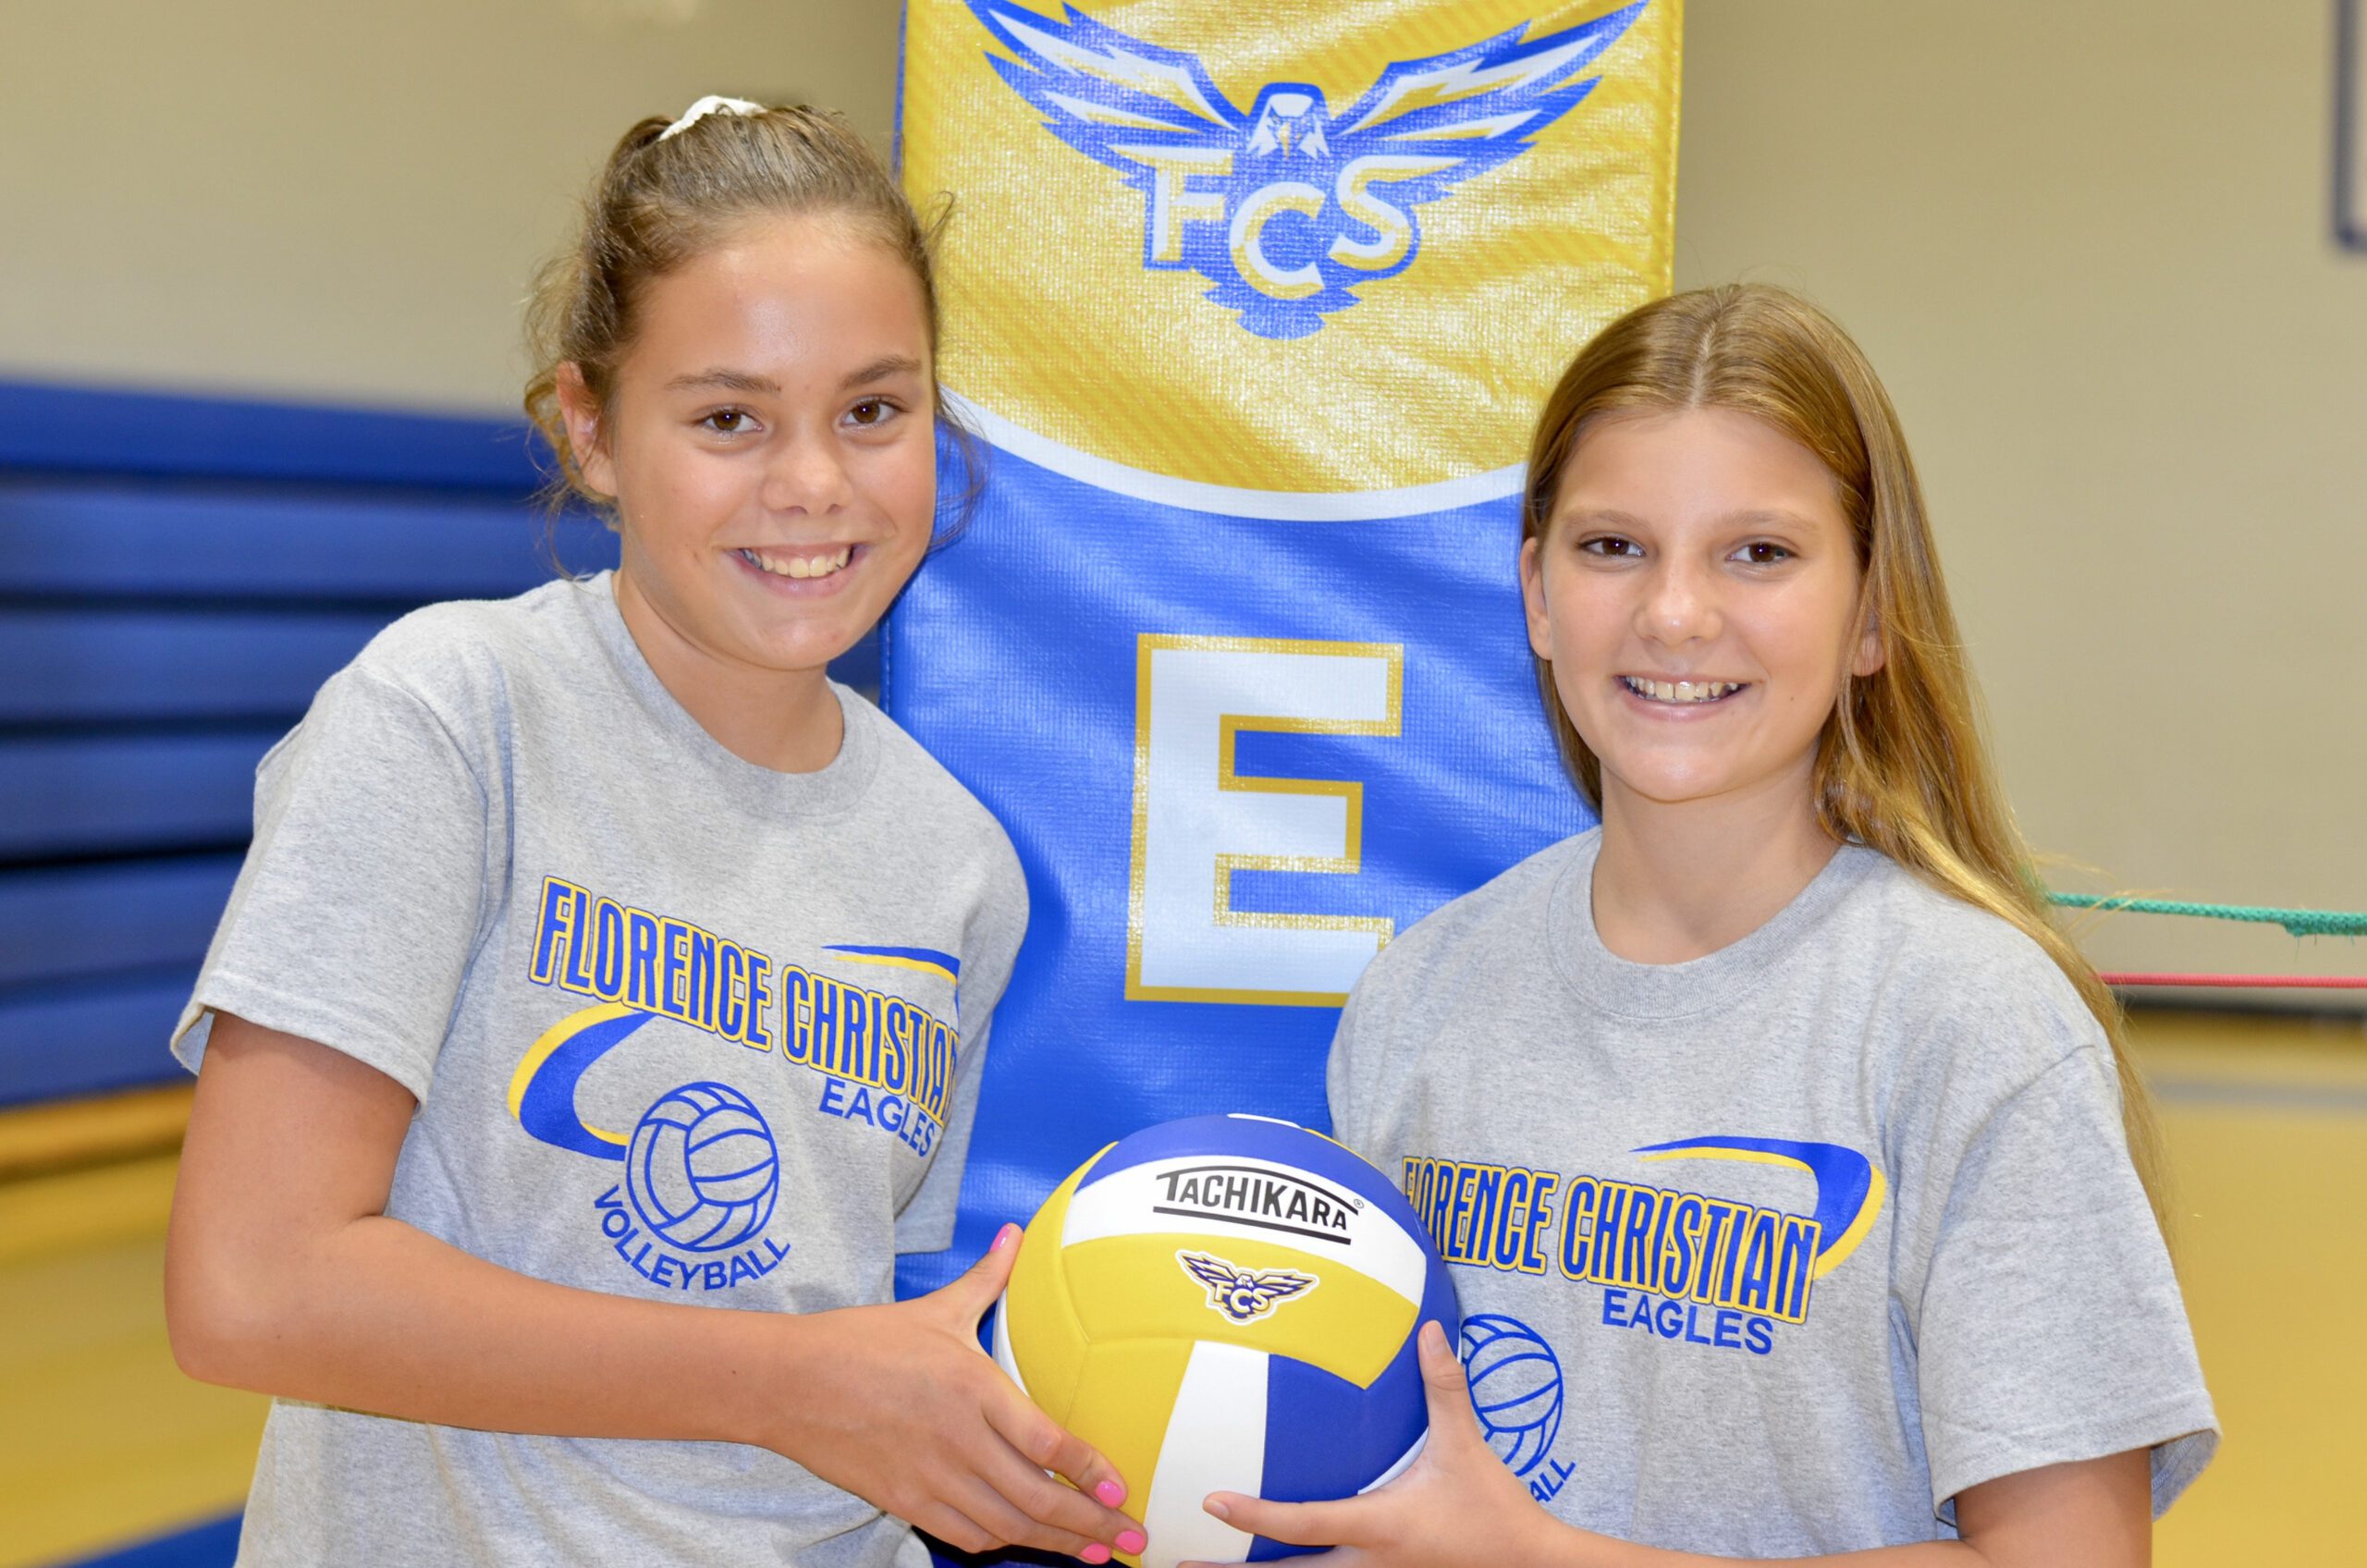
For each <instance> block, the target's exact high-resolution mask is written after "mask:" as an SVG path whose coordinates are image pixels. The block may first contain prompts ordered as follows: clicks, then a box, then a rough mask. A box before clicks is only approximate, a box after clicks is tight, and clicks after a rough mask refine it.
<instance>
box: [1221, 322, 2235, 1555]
mask: <svg viewBox="0 0 2367 1568" xmlns="http://www.w3.org/2000/svg"><path fill="white" fill-rule="evenodd" d="M1520 567H1521V582H1522V589H1523V594H1524V598H1525V601H1526V606H1527V630H1528V637H1529V642H1530V645H1531V648H1532V649H1533V650H1534V652H1535V655H1536V657H1537V668H1538V679H1539V689H1540V691H1541V692H1542V694H1543V696H1544V700H1545V706H1546V711H1547V713H1548V715H1549V716H1550V718H1551V723H1552V725H1553V727H1554V729H1555V732H1556V734H1557V735H1558V736H1559V738H1560V741H1561V745H1562V749H1563V753H1564V758H1565V760H1566V761H1567V762H1568V764H1569V766H1570V769H1571V771H1572V773H1573V775H1574V776H1575V777H1576V781H1577V783H1578V786H1579V788H1580V789H1581V790H1583V791H1584V792H1585V793H1586V795H1587V797H1588V800H1589V801H1590V802H1592V803H1593V804H1594V805H1595V807H1596V808H1597V810H1598V811H1599V813H1600V817H1601V825H1600V827H1599V828H1597V829H1594V830H1591V831H1588V832H1586V833H1582V834H1580V835H1578V836H1577V837H1576V838H1574V839H1568V840H1566V841H1564V842H1563V843H1561V844H1558V845H1556V846H1554V847H1553V848H1551V849H1549V850H1547V851H1544V852H1543V853H1541V854H1539V855H1537V856H1535V857H1533V858H1532V859H1530V860H1528V861H1527V862H1525V863H1523V864H1520V865H1518V866H1515V868H1513V869H1512V870H1511V871H1509V872H1507V873H1505V874H1504V875H1503V876H1501V877H1499V878H1497V879H1496V880H1495V881H1493V882H1491V883H1490V884H1488V885H1487V886H1486V887H1484V888H1480V889H1478V891H1476V892H1474V893H1472V894H1470V895H1468V896H1466V897H1465V898H1463V899H1460V900H1456V901H1455V902H1453V903H1452V904H1449V905H1448V906H1446V907H1445V908H1443V909H1441V910H1440V911H1439V912H1437V913H1434V914H1432V915H1431V916H1430V917H1429V918H1428V919H1427V920H1425V921H1423V922H1421V923H1420V924H1419V925H1417V926H1415V927H1414V928H1413V929H1412V930H1411V931H1409V932H1407V933H1406V934H1405V935H1404V937H1400V938H1399V939H1398V940H1397V941H1395V942H1393V943H1392V944H1391V946H1390V947H1389V948H1388V949H1386V950H1385V951H1384V952H1383V953H1382V954H1381V955H1380V958H1379V959H1378V960H1376V962H1374V963H1373V965H1372V966H1371V968H1370V969H1369V970H1368V971H1367V974H1365V976H1364V978H1363V980H1362V982H1361V983H1360V984H1359V986H1357V989H1356V991H1355V995H1354V996H1353V997H1352V998H1350V1001H1349V1004H1348V1007H1347V1011H1345V1013H1344V1014H1343V1017H1342V1020H1341V1024H1340V1032H1339V1035H1338V1037H1337V1039H1336V1041H1335V1043H1334V1045H1333V1048H1332V1056H1331V1079H1330V1087H1331V1109H1332V1114H1333V1118H1334V1121H1335V1122H1336V1125H1337V1130H1338V1133H1339V1135H1340V1137H1341V1139H1342V1141H1343V1142H1345V1143H1347V1144H1348V1145H1351V1146H1352V1147H1355V1148H1356V1149H1357V1150H1359V1151H1360V1152H1361V1153H1363V1154H1365V1155H1366V1156H1367V1158H1371V1159H1373V1160H1375V1161H1376V1162H1377V1163H1379V1164H1380V1165H1381V1166H1382V1168H1383V1169H1385V1170H1392V1171H1402V1172H1403V1175H1404V1182H1405V1188H1406V1192H1407V1194H1408V1195H1409V1196H1410V1197H1411V1198H1412V1199H1413V1201H1414V1203H1415V1207H1416V1208H1417V1211H1418V1212H1420V1213H1422V1214H1423V1216H1424V1218H1425V1219H1426V1220H1427V1222H1428V1223H1429V1228H1430V1230H1431V1231H1432V1233H1433V1237H1434V1239H1435V1241H1436V1242H1437V1243H1438V1245H1439V1247H1440V1249H1441V1253H1442V1254H1443V1255H1444V1256H1445V1257H1446V1258H1447V1260H1448V1261H1449V1263H1450V1264H1452V1265H1453V1266H1454V1268H1453V1273H1454V1276H1455V1280H1456V1285H1457V1289H1458V1294H1459V1297H1460V1301H1461V1305H1462V1308H1463V1313H1464V1321H1463V1326H1462V1330H1461V1345H1460V1350H1461V1358H1462V1365H1461V1366H1458V1365H1457V1364H1456V1358H1455V1357H1454V1355H1453V1354H1450V1352H1449V1348H1448V1346H1447V1344H1446V1342H1445V1338H1444V1335H1443V1334H1442V1333H1441V1331H1440V1330H1439V1329H1436V1328H1429V1327H1426V1328H1425V1329H1424V1330H1423V1338H1424V1343H1423V1346H1422V1359H1423V1369H1424V1373H1425V1376H1426V1378H1427V1379H1428V1380H1429V1389H1430V1395H1431V1398H1430V1407H1431V1426H1430V1438H1429V1446H1428V1448H1427V1450H1426V1452H1424V1454H1423V1456H1422V1457H1421V1458H1420V1459H1419V1460H1417V1462H1416V1463H1415V1464H1414V1465H1413V1466H1412V1467H1411V1468H1410V1469H1409V1470H1408V1471H1407V1472H1406V1473H1405V1474H1404V1476H1400V1477H1399V1478H1398V1479H1397V1480H1395V1481H1394V1482H1392V1483H1391V1484H1390V1485H1388V1486H1386V1487H1384V1488H1380V1489H1379V1490H1377V1491H1375V1492H1374V1493H1372V1494H1370V1495H1368V1496H1367V1497H1363V1498H1359V1499H1355V1500H1352V1501H1346V1502H1340V1503H1302V1504H1292V1503H1282V1502H1276V1501H1260V1500H1257V1499H1249V1498H1242V1497H1236V1496H1233V1495H1231V1494H1221V1493H1220V1494H1217V1495H1215V1496H1213V1497H1211V1498H1210V1499H1209V1500H1208V1511H1209V1512H1210V1513H1213V1514H1215V1515H1217V1516H1218V1517H1220V1518H1222V1519H1225V1520H1226V1521H1227V1522H1228V1523H1229V1524H1231V1525H1234V1526H1235V1527H1237V1528H1239V1529H1241V1530H1243V1531H1245V1532H1248V1533H1252V1534H1255V1535H1258V1536H1263V1537H1269V1538H1273V1539H1279V1540H1283V1541H1293V1542H1306V1543H1323V1544H1332V1543H1340V1544H1343V1545H1344V1546H1346V1547H1347V1548H1348V1549H1349V1550H1350V1553H1351V1555H1350V1557H1349V1559H1348V1560H1347V1561H1348V1562H1356V1563H1361V1562H1387V1563H1430V1562H1436V1563H1447V1562H1454V1563H1481V1562H1488V1563H1494V1562H1524V1563H1530V1562H1551V1563H1568V1564H1587V1565H1597V1564H1601V1565H1621V1568H1625V1565H1630V1564H1633V1565H1636V1568H1666V1565H1678V1564H1689V1563H1699V1562H1711V1561H1733V1560H1737V1559H1740V1560H1759V1559H1768V1558H1784V1559H1797V1558H1802V1557H1813V1558H1819V1559H1821V1558H1822V1557H1824V1556H1833V1557H1835V1558H1837V1559H1846V1561H1847V1562H1850V1563H1852V1564H1856V1563H1860V1562H1862V1563H1865V1564H1867V1565H1868V1568H1879V1565H1886V1564H1899V1565H1901V1568H1906V1565H1910V1564H1918V1563H1930V1564H1933V1565H1934V1568H1937V1565H1940V1564H1944V1563H1947V1562H1958V1563H1966V1564H1981V1563H1987V1564H1996V1565H2001V1568H2014V1565H2036V1564H2040V1563H2064V1562H2078V1563H2082V1564H2138V1563H2142V1562H2145V1561H2147V1560H2148V1557H2149V1553H2150V1542H2151V1532H2152V1519H2153V1518H2154V1517H2155V1515H2156V1514H2158V1513H2159V1512H2160V1511H2161V1510H2162V1509H2164V1508H2165V1507H2167V1506H2168V1504H2169V1503H2170V1501H2172V1500H2173V1499H2174V1498H2175V1497H2176V1496H2177V1494H2178V1492H2179V1491H2180V1490H2181V1489H2183V1488H2185V1486H2186V1485H2187V1484H2188V1483H2189V1482H2190V1481H2191V1480H2192V1479H2193V1478H2194V1476H2196V1474H2198V1473H2199V1472H2200V1471H2201V1468H2202V1466H2203V1464H2205V1462H2206V1461H2207V1460H2208V1458H2209V1457H2210V1454H2211V1452H2212V1450H2213V1448H2214V1445H2215V1443H2216V1439H2217V1433H2216V1424H2215V1417H2214V1415H2213V1411H2212V1407H2211V1402H2210V1399H2209V1396H2208V1394H2207V1393H2206V1391H2205V1390H2204V1388H2203V1385H2202V1381H2201V1372H2200V1369H2199V1367H2198V1365H2197V1362H2196V1359H2195V1354H2194V1348H2193V1341H2192V1338H2191V1335H2190V1333H2189V1329H2188V1326H2187V1322H2186V1317H2185V1313H2184V1309H2183V1306H2182V1305H2181V1303H2180V1299H2179V1295H2178V1290H2177V1280H2176V1278H2175V1276H2174V1275H2173V1273H2172V1271H2171V1268H2170V1263H2169V1257H2168V1253H2167V1249H2166V1247H2165V1243H2164V1239H2163V1234H2162V1230H2161V1226H2160V1222H2159V1219H2158V1218H2157V1215H2156V1212H2155V1206H2154V1203H2153V1201H2152V1197H2151V1194H2152V1182H2153V1178H2152V1165H2153V1161H2154V1155H2153V1137H2152V1123H2151V1120H2150V1116H2149V1114H2148V1108H2147V1101H2146V1098H2145V1096H2144V1092H2143V1088H2142V1085H2141V1084H2140V1082H2139V1080H2138V1079H2137V1078H2136V1076H2135V1075H2134V1073H2133V1072H2131V1070H2130V1069H2129V1067H2128V1060H2127V1057H2126V1054H2125V1048H2124V1047H2125V1042H2124V1038H2123V1035H2124V1030H2123V1025H2122V1021H2121V1018H2120V1014H2119V1011H2118V1010H2117V1008H2116V1004H2115V1002H2114V999H2113V998H2112V996H2111V994H2110V992H2109V991H2108V990H2107V989H2106V988H2105V987H2104V986H2103V983H2102V982H2101V981H2100V980H2099V979H2098V977H2097V975H2096V974H2095V972H2094V970H2093V969H2092V968H2091V967H2090V965H2089V964H2088V963H2087V962H2086V961H2085V960H2084V959H2082V958H2081V957H2080V956H2079V952H2078V950H2077V949H2075V948H2074V947H2073V946H2072V944H2071V943H2070V942H2069V941H2068V940H2067V939H2066V938H2065V937H2064V936H2063V935H2062V934H2061V933H2060V932H2058V931H2057V930H2056V929H2055V927H2054V925H2053V924H2052V922H2051V920H2050V918H2049V915H2048V911H2047V906H2046V904H2045V902H2044V900H2043V895H2042V892H2041V890H2040V889H2039V888H2038V887H2037V885H2036V884H2035V882H2034V880H2033V879H2032V876H2031V875H2030V869H2029V858H2030V857H2029V851H2027V849H2026V848H2025V847H2024V846H2023V844H2022V843H2021V841H2020V839H2019V838H2018V836H2017V833H2016V831H2015V829H2014V827H2013V823H2012V819H2011V816H2010V815H2009V813H2008V812H2007V810H2006V808H2005V802H2004V800H2003V798H2002V796H2001V794H2000V792H1999V790H1998V788H1997V785H1996V782H1995V778H1994V775H1993V769H1992V767H1991V766H1990V763H1989V761H1988V757H1987V754H1986V748H1985V746H1984V745H1983V742H1982V739H1981V732H1980V727H1979V724H1978V722H1977V718H1976V712H1975V699H1974V696H1973V688H1972V682H1971V680H1970V676H1969V673H1968V669H1967V668H1966V664H1965V660H1964V656H1963V651H1962V647H1961V644H1960V642H1959V638H1958V635H1957V631H1956V622H1955V619H1954V616H1953V614H1952V612H1951V611H1950V609H1949V607H1948V598H1947V593H1946V588H1945V585H1944V582H1943V581H1942V578H1941V573H1940V568H1939V561H1938V557H1937V553H1936V551H1935V549H1934V547H1933V545H1932V534H1931V530H1930V527H1929V524H1928V522H1927V521H1926V517H1925V512H1924V507H1923V501H1922V495H1921V491H1920V489H1919V485H1918V484H1917V482H1916V477H1915V471H1914V467H1913V464H1912V462H1911V461H1910V459H1909V458H1908V456H1907V444H1906V440H1905V438H1904V436H1903V435H1902V434H1901V432H1900V429H1899V425H1898V421H1897V417H1896V415H1895V413H1894V411H1893V410H1892V408H1891V405H1890V401H1889V399H1888V398H1887V397H1886V396H1885V395H1884V394H1883V388H1882V386H1881V383H1880V381H1879V380H1878V379H1877V378H1876V376H1875V374H1874V373H1873V370H1872V368H1871V366H1870V364H1869V363H1868V362H1867V361H1866V359H1865V357H1864V355H1863V354H1862V353H1861V352H1860V351H1859V350H1858V348H1857V346H1856V345H1855V344H1854V343H1852V342H1851V341H1850V339H1849V338H1848V337H1847V336H1846V334H1845V333H1844V332H1843V331H1842V330H1841V329H1840V327H1839V326H1838V325H1835V324H1834V322H1833V321H1832V320H1831V319H1830V318H1829V317H1827V316H1826V315H1824V314H1823V313H1822V312H1820V311H1819V310H1817V309H1816V308H1815V307H1814V306H1812V305H1810V304H1809V303H1808V302H1807V301H1805V300H1801V299H1799V298H1797V296H1794V295H1791V294H1788V293H1785V292H1784V291H1782V290H1779V289H1774V288H1762V287H1755V286H1739V287H1729V288H1716V289H1708V290H1703V291H1699V292H1696V293H1690V294H1683V295H1678V296H1675V297H1674V298H1670V299H1665V300H1658V301H1656V302H1654V303H1652V304H1650V305H1647V306H1645V307H1643V308H1641V309H1639V310H1637V311H1636V312H1632V313H1630V314H1629V315H1627V316H1625V318H1623V319H1621V320H1620V321H1618V322H1616V323H1614V324H1613V325H1612V326H1611V327H1610V328H1609V329H1607V330H1606V331H1605V332H1604V333H1603V334H1602V335H1601V336H1600V337H1598V338H1596V339H1595V340H1594V342H1592V343H1591V344H1589V345H1588V347H1587V348H1586V349H1584V350H1583V351H1582V352H1581V353H1579V355H1578V356H1577V358H1576V361H1574V362H1573V363H1572V364H1571V366H1570V368H1569V370H1568V371H1567V372H1566V373H1565V374H1564V376H1563V378H1562V381H1561V383H1560V385H1559V386H1557V387H1556V388H1555V390H1554V392H1553V394H1552V396H1551V398H1550V399H1549V400H1548V402H1547V404H1546V407H1545V410H1544V412H1543V414H1542V416H1541V418H1540V420H1539V426H1538V430H1537V435H1536V439H1535V443H1534V445H1533V447H1532V448H1531V455H1530V464H1529V470H1528V478H1527V493H1526V496H1525V504H1524V507H1523V542H1522V546H1521V559H1520ZM1466 1387H1467V1389H1468V1398H1467V1399H1466V1392H1465V1390H1466Z"/></svg>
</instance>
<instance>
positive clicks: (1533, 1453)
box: [1457, 1312, 1562, 1476]
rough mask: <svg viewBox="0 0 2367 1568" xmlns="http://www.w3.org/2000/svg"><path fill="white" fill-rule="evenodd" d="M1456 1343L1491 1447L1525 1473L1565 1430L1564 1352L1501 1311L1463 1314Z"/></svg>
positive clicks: (1473, 1403) (1473, 1406)
mask: <svg viewBox="0 0 2367 1568" xmlns="http://www.w3.org/2000/svg"><path fill="white" fill-rule="evenodd" d="M1457 1348H1458V1349H1459V1350H1460V1352H1461V1354H1462V1356H1463V1370H1464V1373H1465V1375H1466V1377H1468V1378H1470V1379H1471V1409H1472V1412H1473V1414H1475V1415H1478V1418H1479V1430H1480V1433H1481V1434H1482V1435H1483V1436H1484V1437H1486V1439H1488V1447H1489V1448H1490V1450H1491V1451H1493V1452H1494V1453H1495V1455H1496V1457H1497V1458H1499V1459H1501V1460H1502V1461H1503V1462H1504V1463H1505V1464H1507V1465H1510V1466H1511V1467H1512V1471H1513V1474H1514V1475H1515V1476H1526V1475H1527V1474H1528V1473H1529V1472H1530V1471H1531V1470H1534V1469H1536V1468H1537V1463H1538V1461H1539V1460H1541V1459H1543V1458H1544V1457H1545V1455H1546V1454H1547V1453H1548V1452H1550V1451H1551V1449H1552V1447H1553V1439H1554V1438H1555V1437H1556V1436H1557V1435H1559V1433H1560V1432H1561V1430H1562V1359H1561V1357H1559V1356H1557V1355H1555V1354H1553V1347H1552V1346H1551V1345H1549V1344H1547V1343H1546V1342H1545V1341H1544V1339H1543V1337H1542V1336H1540V1335H1539V1333H1538V1332H1537V1330H1535V1329H1531V1328H1530V1327H1529V1326H1528V1325H1527V1324H1526V1323H1523V1322H1522V1321H1521V1320H1520V1319H1519V1318H1517V1317H1505V1316H1504V1315H1503V1314H1502V1313H1501V1312H1479V1313H1474V1314H1473V1315H1472V1316H1471V1317H1466V1318H1465V1319H1464V1321H1463V1334H1462V1339H1461V1343H1460V1345H1459V1346H1458V1347H1457Z"/></svg>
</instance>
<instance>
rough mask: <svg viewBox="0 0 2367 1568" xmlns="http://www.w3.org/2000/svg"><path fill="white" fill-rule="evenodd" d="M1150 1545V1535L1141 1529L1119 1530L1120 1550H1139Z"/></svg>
mask: <svg viewBox="0 0 2367 1568" xmlns="http://www.w3.org/2000/svg"><path fill="white" fill-rule="evenodd" d="M1148 1545H1150V1537H1148V1536H1147V1535H1144V1534H1143V1533H1142V1532H1141V1531H1140V1530H1121V1531H1119V1532H1118V1550H1120V1551H1124V1552H1139V1551H1140V1550H1142V1549H1143V1548H1145V1547H1147V1546H1148Z"/></svg>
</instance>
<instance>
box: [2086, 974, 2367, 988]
mask: <svg viewBox="0 0 2367 1568" xmlns="http://www.w3.org/2000/svg"><path fill="white" fill-rule="evenodd" d="M2104 984H2105V985H2107V986H2221V987H2225V988H2227V989H2231V990H2263V991H2276V990H2325V991H2367V974H2107V975H2105V976H2104Z"/></svg>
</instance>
